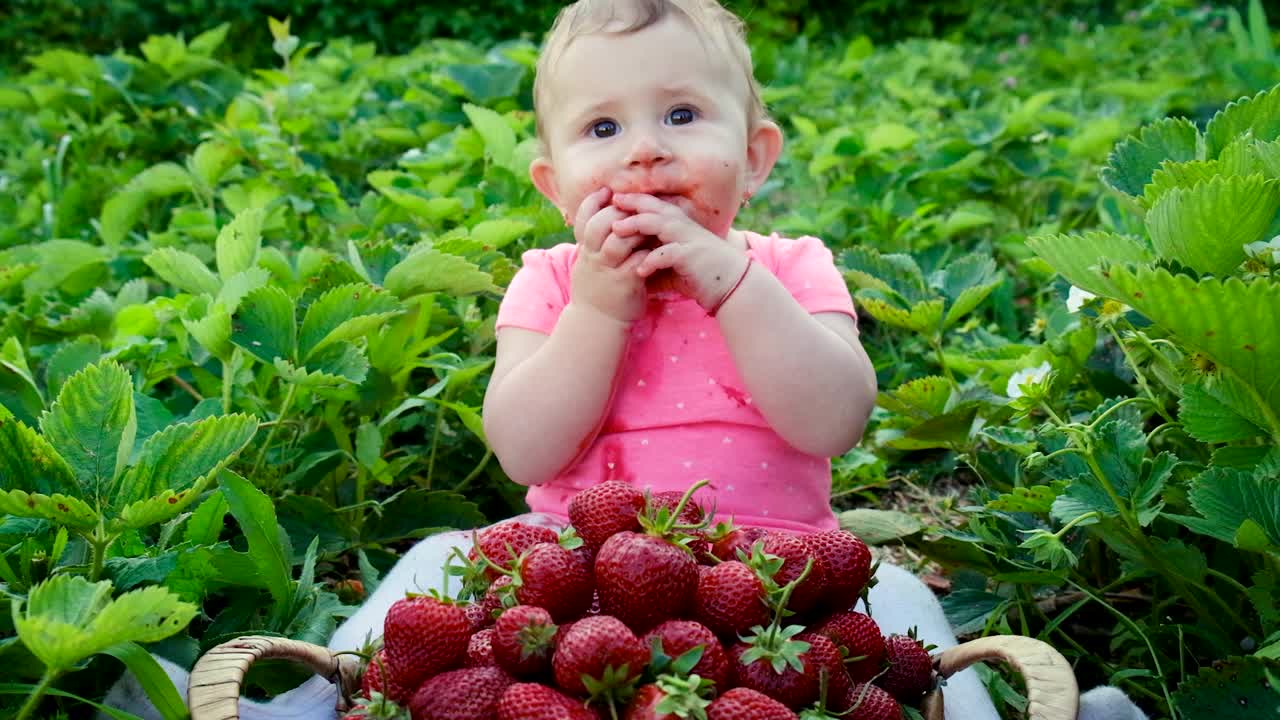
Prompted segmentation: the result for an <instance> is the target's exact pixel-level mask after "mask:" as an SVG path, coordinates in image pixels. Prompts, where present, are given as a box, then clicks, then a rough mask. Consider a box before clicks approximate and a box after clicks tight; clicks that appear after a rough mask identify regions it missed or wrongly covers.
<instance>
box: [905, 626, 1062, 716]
mask: <svg viewBox="0 0 1280 720" xmlns="http://www.w3.org/2000/svg"><path fill="white" fill-rule="evenodd" d="M983 660H1003V661H1005V662H1007V663H1009V664H1010V665H1012V666H1013V668H1014V669H1015V670H1017V671H1018V672H1019V673H1021V674H1022V677H1023V679H1024V680H1025V681H1026V684H1027V717H1028V718H1030V720H1076V715H1077V714H1078V713H1079V710H1080V688H1079V686H1078V685H1077V684H1076V674H1075V671H1073V670H1072V669H1071V664H1070V663H1068V662H1067V659H1066V658H1064V657H1063V656H1062V654H1061V653H1059V652H1058V651H1057V650H1055V649H1053V646H1052V645H1049V644H1048V643H1045V642H1041V641H1040V640H1036V639H1035V638H1030V637H1025V636H1022V635H993V636H991V637H985V638H979V639H977V640H970V641H969V642H966V643H961V644H960V645H957V646H955V647H953V648H948V649H946V650H943V651H942V652H940V653H938V654H937V655H936V656H934V660H933V662H934V667H936V668H937V670H938V674H939V675H941V676H942V677H944V678H947V677H951V676H952V675H954V674H955V673H958V672H960V671H961V670H963V669H965V668H967V667H969V666H970V665H972V664H974V663H976V662H981V661H983ZM942 708H943V695H942V693H941V692H938V691H936V690H935V691H934V692H932V693H930V694H929V696H928V697H927V698H926V700H925V713H924V715H925V717H926V718H928V720H942V717H943V716H942Z"/></svg>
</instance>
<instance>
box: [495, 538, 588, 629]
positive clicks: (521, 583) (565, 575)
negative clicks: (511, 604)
mask: <svg viewBox="0 0 1280 720" xmlns="http://www.w3.org/2000/svg"><path fill="white" fill-rule="evenodd" d="M519 564H520V568H519V570H518V571H517V572H516V575H515V577H514V578H513V579H512V584H513V585H514V586H515V594H516V599H517V600H519V601H520V604H521V605H536V606H538V607H540V608H543V609H545V610H546V611H547V612H549V613H551V617H552V618H554V619H555V621H556V622H568V621H570V620H576V619H578V618H580V617H582V616H583V615H584V614H585V613H586V612H587V610H588V609H589V608H590V607H591V598H592V590H593V587H592V586H593V583H592V578H591V574H590V573H589V572H588V571H587V569H586V568H585V567H584V566H583V564H582V561H581V560H580V559H579V558H578V557H577V556H575V555H574V554H573V552H572V551H569V550H566V549H564V548H563V547H560V545H558V544H556V543H538V544H537V545H534V546H533V547H531V548H529V549H528V550H526V551H525V552H524V554H522V555H521V556H520V561H519Z"/></svg>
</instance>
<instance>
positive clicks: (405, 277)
mask: <svg viewBox="0 0 1280 720" xmlns="http://www.w3.org/2000/svg"><path fill="white" fill-rule="evenodd" d="M383 286H384V287H386V289H387V290H389V291H391V293H392V294H394V295H395V296H396V297H399V298H400V299H402V300H403V299H407V298H410V297H413V296H415V295H421V294H423V293H430V292H444V293H448V294H450V295H472V294H475V293H480V292H497V291H498V288H497V287H496V286H495V285H494V284H493V277H492V276H491V275H489V273H487V272H485V271H483V270H481V269H480V268H479V266H477V265H476V264H475V263H472V262H470V261H469V260H466V259H465V258H461V257H458V256H457V255H449V254H446V253H442V252H439V251H438V250H430V249H427V250H421V251H419V252H416V253H414V254H412V255H410V256H409V257H406V258H405V259H404V260H402V261H400V263H399V264H397V265H396V266H395V267H393V268H391V270H390V271H389V272H388V273H387V277H386V280H385V281H384V283H383Z"/></svg>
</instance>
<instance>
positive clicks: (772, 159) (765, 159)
mask: <svg viewBox="0 0 1280 720" xmlns="http://www.w3.org/2000/svg"><path fill="white" fill-rule="evenodd" d="M781 154H782V130H781V129H780V128H779V127H778V124H777V123H775V122H773V121H772V120H762V121H760V122H759V123H757V124H756V126H755V127H754V128H752V130H751V134H750V135H748V136H747V173H748V176H747V187H748V188H750V189H751V191H752V192H755V191H756V190H759V189H760V186H761V185H763V184H764V181H765V180H767V179H769V173H770V172H772V171H773V165H774V163H776V162H778V156H779V155H781Z"/></svg>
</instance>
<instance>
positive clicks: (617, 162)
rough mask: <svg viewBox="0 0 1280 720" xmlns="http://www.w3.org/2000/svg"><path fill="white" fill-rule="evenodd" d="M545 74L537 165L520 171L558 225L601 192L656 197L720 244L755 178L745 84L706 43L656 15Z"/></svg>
mask: <svg viewBox="0 0 1280 720" xmlns="http://www.w3.org/2000/svg"><path fill="white" fill-rule="evenodd" d="M551 73H552V75H551V77H550V78H549V82H548V83H547V93H546V98H545V102H543V103H542V108H543V117H542V122H543V128H544V132H545V134H546V137H545V141H546V144H547V148H548V151H549V156H548V157H546V158H540V159H539V160H537V161H535V162H534V163H533V166H532V167H531V168H530V171H531V173H532V175H533V178H534V181H535V183H536V184H537V185H538V187H539V189H540V190H542V191H543V193H544V194H546V195H547V197H548V198H550V199H551V201H552V202H554V203H555V204H556V205H557V206H558V207H559V208H560V209H561V210H563V211H565V212H566V213H567V215H568V217H569V218H570V219H572V218H573V217H574V215H575V214H576V212H577V209H578V205H579V204H580V203H581V202H582V199H583V198H584V197H585V196H587V195H589V194H590V193H592V192H594V191H596V190H597V189H599V188H602V187H608V188H610V189H612V190H613V191H614V192H615V193H624V192H639V193H649V194H653V195H656V196H658V197H659V198H661V199H663V200H667V201H669V202H671V203H673V204H675V205H677V206H679V207H680V208H681V209H682V210H684V212H685V213H686V214H688V215H689V216H690V217H691V218H693V219H694V220H696V221H697V222H698V223H699V224H701V225H702V226H704V227H706V228H707V229H708V230H711V231H712V232H714V233H716V234H717V235H720V236H721V237H723V236H724V235H725V234H726V233H727V232H728V231H729V228H730V227H731V225H732V223H733V218H734V215H735V214H736V213H737V210H738V208H739V206H740V204H741V202H742V199H743V194H744V192H745V191H747V190H749V189H754V185H753V182H754V181H755V179H756V175H758V172H757V171H756V169H755V168H754V163H753V160H752V158H751V157H750V155H751V154H752V153H751V152H749V147H750V145H751V143H750V142H749V140H750V136H749V134H748V121H747V110H746V108H747V98H748V92H749V89H748V87H747V81H746V78H745V77H742V73H741V71H740V70H739V69H737V68H735V67H734V65H733V64H732V62H731V61H730V60H729V59H728V58H727V57H724V55H723V53H721V52H720V51H719V50H718V48H717V47H716V46H715V44H714V43H712V42H711V41H710V40H707V41H705V42H704V41H703V40H700V38H699V36H698V35H697V34H696V33H695V32H694V31H693V29H692V28H691V27H690V26H689V25H688V23H687V22H686V21H684V20H683V19H680V18H674V17H668V18H664V19H663V20H661V21H660V22H658V23H655V24H654V25H651V26H649V27H647V28H645V29H643V30H641V31H639V32H635V33H628V34H607V33H597V34H593V35H585V36H582V37H579V38H577V39H575V40H574V41H573V42H572V43H571V44H570V45H569V47H568V49H567V50H565V52H564V53H563V54H562V55H561V56H560V57H559V58H558V59H557V61H556V62H555V64H554V67H553V69H552V71H551ZM770 125H771V126H772V124H771V123H770ZM773 129H774V130H776V127H774V128H773ZM768 164H769V165H770V166H771V165H772V158H771V159H769V162H768ZM764 172H765V173H766V174H767V172H768V168H766V169H765V171H764ZM758 180H763V178H762V177H760V178H758Z"/></svg>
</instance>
